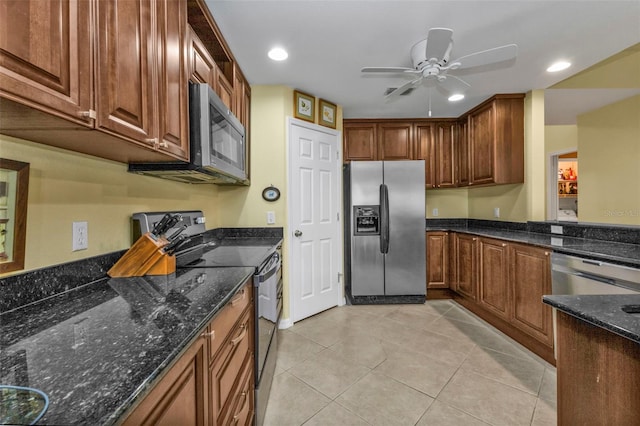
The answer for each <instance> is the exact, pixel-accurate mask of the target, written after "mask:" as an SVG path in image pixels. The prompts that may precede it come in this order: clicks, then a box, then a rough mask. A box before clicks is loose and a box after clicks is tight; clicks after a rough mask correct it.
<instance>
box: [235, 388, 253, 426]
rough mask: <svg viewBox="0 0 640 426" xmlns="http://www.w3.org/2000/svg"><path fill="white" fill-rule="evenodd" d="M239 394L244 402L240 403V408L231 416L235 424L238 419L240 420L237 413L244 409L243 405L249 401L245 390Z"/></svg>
mask: <svg viewBox="0 0 640 426" xmlns="http://www.w3.org/2000/svg"><path fill="white" fill-rule="evenodd" d="M240 395H241V396H242V397H244V402H243V403H242V406H241V407H240V409H239V410H238V411H236V415H235V416H233V423H235V424H237V423H238V420H240V416H239V414H240V413H242V411H244V407H245V406H246V405H247V402H248V401H249V398H247V391H243V392H242V393H241V394H240Z"/></svg>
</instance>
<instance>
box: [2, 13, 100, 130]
mask: <svg viewBox="0 0 640 426" xmlns="http://www.w3.org/2000/svg"><path fill="white" fill-rule="evenodd" d="M90 8H91V3H90V2H88V1H65V0H32V1H27V0H23V1H2V2H0V27H1V28H2V31H0V95H1V96H2V97H3V98H5V99H11V100H14V101H18V102H20V103H21V104H25V105H28V106H31V107H34V108H38V109H40V110H43V111H46V112H48V113H51V114H53V115H55V116H59V117H64V118H66V119H69V120H72V121H74V122H75V123H78V124H80V125H85V126H92V122H91V121H88V120H84V119H83V118H82V117H84V116H85V115H86V116H87V118H88V116H89V114H90V112H89V111H90V110H92V109H93V99H92V93H93V88H92V84H93V78H92V70H91V39H90V37H91V34H90V28H91V22H90ZM54 47H55V48H54ZM2 112H3V113H6V112H7V111H6V108H3V111H2ZM0 115H2V114H0ZM3 124H4V123H3ZM3 128H4V126H3Z"/></svg>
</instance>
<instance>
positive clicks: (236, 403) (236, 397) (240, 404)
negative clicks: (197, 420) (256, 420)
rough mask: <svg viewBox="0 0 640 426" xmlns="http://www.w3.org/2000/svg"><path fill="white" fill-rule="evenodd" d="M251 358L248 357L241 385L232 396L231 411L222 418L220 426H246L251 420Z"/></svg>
mask: <svg viewBox="0 0 640 426" xmlns="http://www.w3.org/2000/svg"><path fill="white" fill-rule="evenodd" d="M252 367H253V357H249V358H248V359H247V360H246V362H245V365H244V367H243V369H244V371H243V373H242V381H241V382H240V383H241V385H240V386H239V387H238V388H237V390H236V392H235V393H234V394H233V397H232V403H231V409H230V410H228V411H227V413H226V414H225V416H224V417H223V419H224V421H223V422H221V423H219V424H221V425H246V426H249V425H251V423H252V420H253V411H254V409H253V408H254V406H255V405H254V396H255V392H254V385H253V374H252V372H253V368H252Z"/></svg>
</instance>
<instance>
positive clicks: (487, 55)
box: [451, 44, 518, 70]
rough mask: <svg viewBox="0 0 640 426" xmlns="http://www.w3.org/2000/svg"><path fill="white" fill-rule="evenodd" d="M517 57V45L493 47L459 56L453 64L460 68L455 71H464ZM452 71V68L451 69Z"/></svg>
mask: <svg viewBox="0 0 640 426" xmlns="http://www.w3.org/2000/svg"><path fill="white" fill-rule="evenodd" d="M517 55H518V45H517V44H507V45H505V46H500V47H494V48H493V49H487V50H482V51H480V52H475V53H471V54H469V55H465V56H461V57H460V58H458V59H456V60H455V61H451V62H452V63H453V62H459V63H460V66H459V67H457V68H455V69H459V70H460V69H465V68H471V67H477V66H480V65H487V64H493V63H496V62H502V61H508V60H509V59H513V58H515V57H516V56H517ZM452 69H453V68H452Z"/></svg>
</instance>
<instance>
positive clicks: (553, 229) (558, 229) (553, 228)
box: [551, 225, 562, 235]
mask: <svg viewBox="0 0 640 426" xmlns="http://www.w3.org/2000/svg"><path fill="white" fill-rule="evenodd" d="M551 233H552V234H561V235H562V226H558V225H551Z"/></svg>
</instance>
